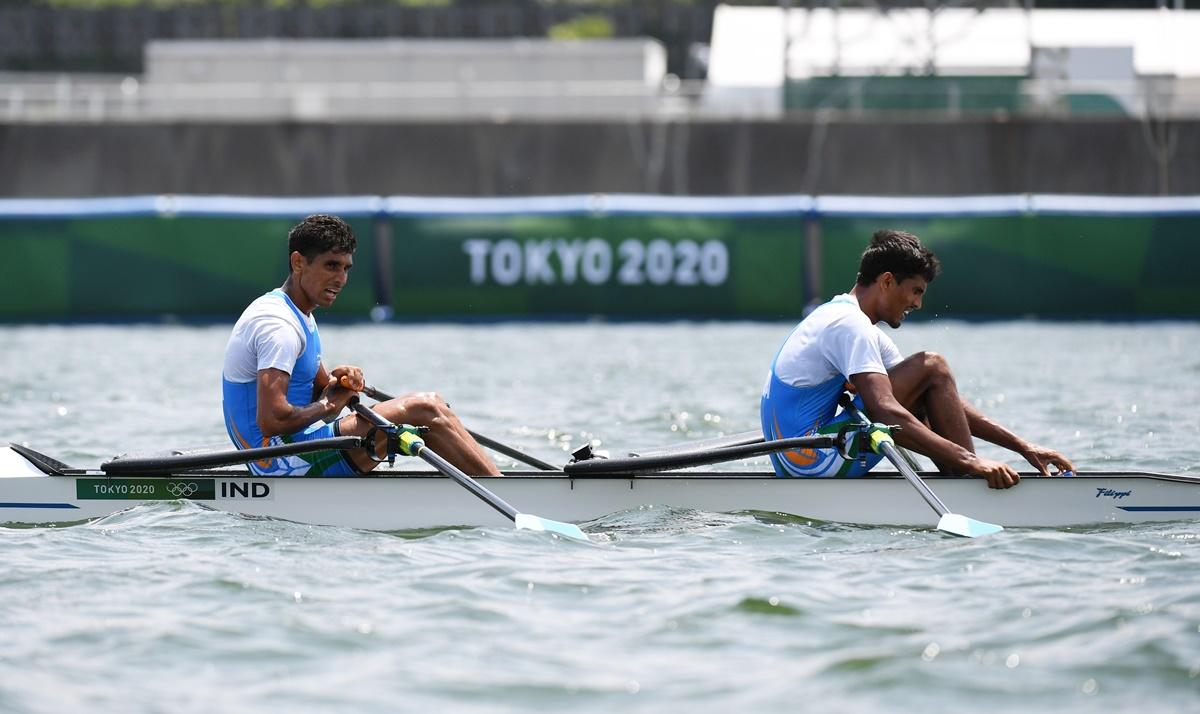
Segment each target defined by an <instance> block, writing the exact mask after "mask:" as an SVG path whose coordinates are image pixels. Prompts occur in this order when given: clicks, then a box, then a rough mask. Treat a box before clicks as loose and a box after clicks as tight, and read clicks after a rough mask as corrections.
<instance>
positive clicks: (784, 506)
mask: <svg viewBox="0 0 1200 714" xmlns="http://www.w3.org/2000/svg"><path fill="white" fill-rule="evenodd" d="M621 461H625V462H628V461H629V459H624V460H621ZM111 463H117V461H114V462H110V464H111ZM164 463H165V464H168V465H169V464H170V463H171V461H170V460H169V459H168V460H167V461H165V462H164ZM587 463H589V464H590V466H589V468H586V469H579V468H573V466H574V465H571V464H568V465H567V466H566V467H565V468H564V469H563V470H557V471H508V472H505V475H504V476H503V477H480V478H478V479H477V480H478V481H479V482H481V483H484V484H486V487H487V488H488V489H490V490H491V491H493V492H494V493H495V494H497V495H499V496H500V497H502V498H503V499H505V500H507V501H511V502H512V503H514V504H520V506H522V507H523V508H525V509H529V511H530V512H538V513H545V514H548V515H552V516H553V517H554V518H557V519H560V520H563V521H570V522H574V523H581V524H585V526H586V524H587V523H588V522H591V521H594V520H596V519H598V518H602V517H604V516H607V515H610V514H614V513H619V512H622V511H629V510H636V509H644V508H659V507H670V508H680V509H695V510H699V511H708V512H765V513H781V514H790V515H792V516H798V517H803V518H809V519H813V520H817V521H837V522H844V523H852V524H863V525H894V526H915V527H929V526H932V525H934V524H936V523H937V522H938V515H937V514H936V513H934V512H933V511H931V510H930V508H929V506H928V505H927V503H926V502H925V501H924V500H922V497H921V495H920V494H919V493H918V492H917V491H916V490H914V489H913V488H912V486H911V485H910V484H909V483H908V482H906V481H905V479H903V478H901V477H900V476H899V475H898V474H895V473H893V472H880V473H875V474H872V475H869V476H866V477H863V478H812V479H786V478H776V477H775V476H774V474H773V473H770V472H730V471H711V470H710V471H700V470H692V471H674V472H670V473H666V472H663V471H660V470H649V469H647V470H638V469H637V468H632V469H628V468H627V469H625V470H621V471H617V470H616V466H617V465H618V464H617V463H614V469H613V470H611V471H606V470H605V465H604V463H603V462H598V461H597V460H592V461H589V462H587ZM647 463H649V459H647ZM105 466H108V464H106V465H105ZM921 475H922V476H923V477H924V478H926V479H928V483H929V484H930V485H931V486H932V487H933V488H934V489H935V490H936V491H937V493H938V494H939V495H940V496H941V497H942V498H943V499H945V501H946V502H947V503H949V504H951V505H953V506H954V508H955V509H956V510H958V511H960V512H963V513H969V514H971V516H972V517H975V518H980V519H985V520H987V521H991V522H993V523H997V524H1002V525H1004V526H1005V527H1065V526H1085V525H1093V524H1104V523H1144V522H1153V521H1170V520H1179V519H1195V518H1200V477H1197V476H1172V475H1167V474H1157V473H1142V472H1090V473H1081V474H1077V475H1072V476H1053V477H1040V476H1037V475H1035V474H1022V481H1021V483H1020V484H1019V485H1018V486H1016V487H1015V488H1011V489H1008V490H1004V491H997V490H992V489H989V488H987V485H986V483H985V482H984V481H983V480H982V479H979V478H970V477H945V476H939V475H936V474H930V473H922V474H921ZM174 500H185V501H191V502H193V503H197V504H201V505H203V506H206V507H209V508H213V509H218V510H223V511H230V512H234V513H239V514H245V515H248V516H257V517H269V518H278V519H284V520H290V521H298V522H303V523H312V524H321V525H337V526H347V527H353V528H363V529H370V530H384V531H389V530H406V529H418V528H432V527H441V526H497V525H505V524H506V523H507V521H506V520H505V516H504V515H502V514H501V513H498V512H497V511H496V510H494V509H493V508H489V507H488V504H486V503H484V502H481V501H480V500H478V499H477V498H474V497H473V496H472V494H471V493H468V492H466V491H465V490H464V489H462V488H460V486H459V485H458V484H456V483H455V482H453V481H451V480H450V479H448V478H446V477H444V476H443V475H441V474H439V473H437V472H434V471H427V470H414V469H380V470H378V471H376V472H374V473H373V474H372V475H371V476H363V477H355V478H319V477H303V476H300V477H295V476H293V477H287V478H262V477H257V476H252V475H251V474H250V473H249V471H248V470H246V469H245V467H232V468H219V469H203V468H201V469H194V468H165V467H164V468H162V469H159V470H157V471H155V472H153V473H123V472H122V471H121V469H116V468H107V469H106V468H99V469H78V468H70V467H68V466H66V465H65V464H62V463H60V462H58V461H56V460H55V459H52V458H50V457H48V456H45V455H44V454H40V453H38V452H36V451H33V450H31V449H29V448H27V447H23V446H19V445H13V446H10V447H0V523H10V524H13V523H20V524H49V523H64V522H79V521H88V520H92V519H96V518H101V517H103V516H107V515H109V514H112V513H115V512H117V511H120V510H122V509H126V508H129V507H131V506H135V505H137V504H140V503H147V502H153V501H174Z"/></svg>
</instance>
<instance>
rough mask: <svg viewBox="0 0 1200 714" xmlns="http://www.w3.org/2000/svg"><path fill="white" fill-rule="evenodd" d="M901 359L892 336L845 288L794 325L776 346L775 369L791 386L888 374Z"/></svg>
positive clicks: (783, 380)
mask: <svg viewBox="0 0 1200 714" xmlns="http://www.w3.org/2000/svg"><path fill="white" fill-rule="evenodd" d="M903 359H904V356H903V355H902V354H900V349H899V348H898V347H896V343H895V342H893V341H892V338H891V337H889V336H888V335H887V333H885V332H884V331H883V330H881V329H880V328H879V327H877V326H875V325H872V324H871V319H870V318H869V317H867V315H866V313H864V312H863V311H862V309H861V308H860V307H859V306H858V298H856V297H854V296H853V295H851V294H849V293H843V294H841V295H838V296H837V297H835V298H833V299H832V300H830V301H829V302H827V303H825V304H824V305H821V306H820V307H818V308H817V309H815V310H813V311H812V313H811V314H810V315H809V316H808V317H806V318H804V320H803V321H802V322H801V323H800V324H799V325H797V326H796V329H795V330H793V331H792V334H791V335H789V336H788V338H787V341H785V342H784V343H783V347H781V348H780V349H779V354H778V356H777V357H776V358H775V364H774V365H773V373H774V375H775V377H777V378H778V379H779V381H781V382H783V383H784V384H787V385H789V386H792V387H815V386H818V385H821V384H825V383H826V382H828V381H829V380H831V379H834V378H837V379H840V380H846V379H849V378H850V376H851V375H854V374H862V373H865V372H872V373H876V374H887V371H888V370H889V369H891V368H892V367H895V366H896V365H897V364H899V363H900V362H901V361H903ZM768 383H769V380H768Z"/></svg>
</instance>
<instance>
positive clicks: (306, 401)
mask: <svg viewBox="0 0 1200 714" xmlns="http://www.w3.org/2000/svg"><path fill="white" fill-rule="evenodd" d="M356 247H357V241H356V239H355V237H354V233H353V232H352V231H351V229H350V226H348V225H347V224H346V223H345V222H344V221H343V220H342V219H340V218H338V217H336V216H328V215H314V216H309V217H308V218H305V219H304V220H303V221H301V222H300V223H299V224H298V225H296V226H295V227H294V228H292V230H291V232H290V233H289V234H288V277H287V279H286V280H284V282H283V286H282V287H280V288H277V289H275V290H272V291H271V292H269V293H267V294H266V295H263V296H261V297H259V298H257V299H256V300H255V301H254V302H252V303H250V306H249V307H247V308H246V310H245V312H243V313H242V316H241V317H240V318H239V319H238V321H237V324H235V325H234V327H233V333H232V334H231V335H230V337H229V343H228V345H227V346H226V348H225V366H224V369H223V370H222V387H223V394H224V400H223V402H224V410H225V428H226V429H227V430H228V432H229V438H230V439H232V440H233V443H234V445H236V446H237V447H238V448H239V449H245V448H250V447H255V446H268V445H272V444H284V443H293V442H299V441H311V440H313V439H322V438H328V437H333V436H352V435H353V436H364V435H366V434H367V432H368V431H369V430H370V429H371V425H370V424H369V423H367V422H366V421H365V420H364V419H362V418H360V417H359V416H358V415H356V414H348V415H346V416H342V417H340V418H338V415H340V414H341V412H342V410H343V409H344V408H345V407H346V406H348V405H349V404H350V401H351V399H353V398H354V396H355V395H356V393H357V392H358V391H361V390H362V389H363V388H364V387H365V386H366V384H365V381H364V379H363V372H362V370H361V369H359V368H358V367H355V366H352V365H340V366H337V367H334V368H333V369H332V370H327V369H326V368H325V365H324V364H323V363H322V362H321V336H320V334H319V333H318V332H317V321H316V319H315V318H314V317H313V311H314V310H315V309H316V308H318V307H328V306H329V305H332V304H333V302H334V300H336V299H337V297H338V294H339V293H340V292H341V291H342V289H343V288H344V287H345V286H346V281H347V280H348V279H349V276H350V268H351V267H352V266H353V264H354V250H355V248H356ZM373 409H374V410H375V411H376V412H378V413H379V414H380V415H381V416H383V417H384V418H385V419H387V420H389V421H391V422H393V423H401V424H403V423H408V424H417V425H423V426H428V427H429V429H430V430H429V433H428V434H426V435H425V437H424V438H425V441H426V442H427V443H428V444H429V445H430V447H431V448H434V449H436V450H437V452H438V453H440V454H441V455H442V456H443V457H445V458H446V460H448V461H449V462H451V463H452V464H454V465H455V466H457V467H458V468H460V469H462V470H463V471H466V472H467V473H469V474H480V475H481V474H497V473H499V472H498V470H497V469H496V465H495V464H494V463H492V461H491V459H490V458H488V456H487V455H486V454H485V453H484V452H483V449H482V448H480V446H479V445H478V444H477V443H475V440H474V439H472V438H471V436H470V435H469V434H468V433H467V430H466V428H465V427H464V426H463V425H462V423H461V422H460V421H459V420H458V417H457V416H455V415H454V413H453V412H451V411H450V408H449V407H448V406H446V404H445V402H444V401H443V400H442V398H441V397H439V396H438V395H437V394H434V393H428V392H427V393H420V394H409V395H406V396H403V397H399V398H396V399H391V400H388V401H385V402H382V403H380V404H378V405H376V406H374V407H373ZM327 422H328V423H327ZM376 465H378V462H377V461H375V460H373V459H372V458H371V455H370V454H368V453H367V451H366V450H365V449H356V450H352V451H318V452H314V453H310V454H303V455H300V456H289V457H284V458H275V459H269V460H265V461H255V462H253V463H251V464H250V470H251V471H252V472H253V473H255V474H257V475H260V476H293V475H296V476H299V475H308V476H354V475H358V474H363V473H366V472H368V471H370V470H371V469H373V468H375V466H376Z"/></svg>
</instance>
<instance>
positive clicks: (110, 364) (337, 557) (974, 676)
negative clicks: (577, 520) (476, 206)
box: [0, 321, 1200, 712]
mask: <svg viewBox="0 0 1200 714" xmlns="http://www.w3.org/2000/svg"><path fill="white" fill-rule="evenodd" d="M789 327H790V326H789V325H785V324H762V323H755V324H736V323H732V324H731V323H717V324H695V323H688V324H685V323H681V324H655V325H638V324H628V325H609V324H576V325H544V324H520V325H504V324H501V325H487V326H461V325H445V326H440V325H419V326H413V327H399V326H371V325H361V326H339V325H326V326H325V327H324V328H323V329H322V336H323V338H324V342H325V345H326V354H325V359H326V361H327V363H330V364H338V363H354V364H358V365H360V366H362V367H363V368H364V369H365V370H366V371H367V376H368V380H369V381H371V382H373V383H374V384H375V385H376V386H378V387H380V388H382V389H385V390H388V391H397V392H401V391H408V390H416V389H436V390H438V391H440V392H441V393H442V394H443V396H445V398H446V399H447V400H448V401H449V402H450V403H451V404H452V405H454V407H455V408H456V410H457V411H459V412H460V414H462V415H463V417H464V419H466V420H467V421H468V423H469V425H470V426H472V427H473V428H474V429H475V430H477V431H480V432H483V433H486V434H489V435H491V436H493V437H496V438H500V439H502V440H504V441H508V442H511V443H513V444H514V445H517V446H519V447H522V448H524V449H526V450H528V451H531V452H533V453H535V454H537V455H538V456H540V457H542V458H544V459H546V460H549V461H554V462H558V463H561V462H563V461H565V459H566V457H567V454H566V452H567V451H568V450H569V449H571V448H574V447H576V446H578V445H580V444H581V443H584V442H585V441H588V440H594V441H598V442H600V444H601V448H608V449H610V450H612V451H613V452H614V453H621V452H622V451H623V450H625V449H627V448H628V447H635V446H647V445H658V444H669V443H677V442H680V441H683V440H687V439H698V438H705V437H709V436H715V435H718V434H720V433H728V432H737V431H744V430H747V429H751V428H755V427H756V426H757V398H758V393H759V391H760V388H761V384H762V381H763V377H764V376H765V374H766V368H767V364H768V363H769V361H770V358H771V356H772V354H773V353H774V350H775V349H776V347H777V346H778V343H779V342H780V341H781V340H782V339H783V337H784V336H785V334H786V333H787V331H788V329H789ZM227 334H228V326H213V327H186V326H170V327H165V326H70V327H62V326H22V327H11V326H10V327H2V328H0V340H2V344H3V349H2V350H0V430H2V432H3V438H4V439H5V440H7V441H17V442H24V443H27V444H28V445H30V446H32V447H34V448H36V449H38V450H40V451H43V452H46V453H48V454H50V455H53V456H55V457H57V458H60V459H61V460H64V461H66V462H68V463H70V464H72V465H76V466H95V465H96V464H98V463H99V462H100V461H102V460H104V459H106V458H108V457H110V456H112V455H114V454H116V453H118V452H122V451H142V450H153V449H156V448H161V447H168V446H194V445H204V444H219V443H221V442H222V441H223V440H224V433H223V427H222V422H221V417H220V397H219V391H218V386H219V372H220V361H221V354H222V351H223V348H224V343H225V339H226V336H227ZM895 337H896V340H897V343H898V344H899V345H900V347H901V349H902V350H904V351H906V352H912V351H916V350H919V349H936V350H938V351H940V352H942V353H943V354H945V355H946V356H947V357H948V358H949V359H950V362H951V364H952V365H953V366H954V367H955V369H956V372H957V374H958V378H959V384H960V388H961V389H962V391H963V392H964V393H965V394H967V395H968V396H969V397H970V398H971V399H973V400H975V401H976V402H977V403H979V404H980V406H981V407H982V408H983V409H984V411H986V412H987V413H989V414H990V415H993V416H994V417H996V418H997V419H998V420H1000V421H1001V422H1003V423H1005V424H1006V425H1009V426H1011V427H1012V428H1013V429H1014V430H1016V431H1017V432H1018V433H1021V434H1023V435H1025V436H1028V437H1030V438H1032V439H1035V440H1037V441H1040V442H1042V443H1045V444H1048V445H1052V446H1054V447H1056V448H1059V449H1061V450H1063V451H1064V452H1066V453H1067V454H1068V455H1069V456H1071V457H1072V458H1074V459H1075V461H1076V463H1077V465H1078V466H1079V467H1080V468H1081V469H1083V470H1098V469H1113V468H1131V469H1144V470H1155V471H1165V472H1170V473H1188V474H1195V473H1197V472H1200V450H1198V449H1197V447H1196V443H1198V439H1200V408H1198V407H1197V406H1196V396H1195V395H1196V394H1200V325H1197V324H1195V323H1148V324H1103V325H1101V324H1065V325H1064V324H1048V323H1025V322H1014V323H989V324H981V325H977V324H965V323H957V322H941V321H934V322H929V323H923V324H914V325H908V326H905V327H904V328H903V329H902V330H900V331H898V332H896V333H895ZM981 451H984V452H985V453H986V454H987V455H990V456H994V457H998V458H1007V457H1006V455H1005V454H1004V453H1003V452H1001V451H999V450H995V449H992V448H991V447H984V448H982V449H981ZM501 463H503V464H504V465H510V464H509V463H508V462H507V461H505V460H503V459H502V460H501ZM1013 463H1014V464H1017V463H1019V460H1014V461H1013ZM754 464H755V465H758V466H763V465H764V464H765V462H762V461H756V462H754ZM745 465H746V464H735V465H729V466H727V468H733V467H735V466H745ZM517 505H518V506H519V504H517ZM542 515H546V516H549V517H553V515H554V514H551V513H546V514H542ZM583 525H584V527H585V529H586V530H588V532H589V533H591V534H592V535H593V536H595V537H596V540H597V541H598V543H597V544H596V545H590V546H589V545H583V544H576V543H571V542H567V541H562V540H558V539H555V538H551V537H547V536H545V535H543V534H537V533H531V532H528V531H515V530H511V529H499V528H498V529H469V530H432V531H420V532H411V531H410V532H403V533H374V532H365V531H358V530H352V529H344V528H332V527H318V526H309V525H304V524H296V523H287V522H279V521H270V520H256V519H247V518H243V517H239V516H235V515H230V514H226V513H221V512H214V511H210V510H206V509H204V508H201V507H199V506H196V505H193V504H190V503H174V502H166V503H157V504H154V505H150V506H139V507H136V508H133V509H130V510H127V511H124V512H121V513H118V514H116V515H113V516H110V517H108V518H105V519H102V520H100V521H96V522H93V523H89V524H84V525H75V526H70V527H60V528H32V529H31V528H14V527H8V528H0V642H2V643H3V646H2V647H0V712H62V711H78V710H83V709H84V708H87V709H88V710H90V711H100V712H108V711H112V712H213V711H221V712H262V711H296V712H330V711H338V712H392V711H469V712H493V711H494V712H507V711H516V710H534V709H538V710H540V709H552V708H553V709H565V710H568V711H589V712H611V711H614V710H631V711H646V712H651V711H653V712H658V711H668V710H673V709H682V708H684V707H686V708H687V709H688V710H692V711H712V712H724V711H746V710H750V709H751V708H753V709H755V710H763V711H822V712H895V711H915V710H918V709H919V710H923V711H934V712H938V711H953V710H967V709H970V710H971V711H987V712H999V711H1003V712H1027V711H1064V712H1093V711H1103V710H1113V711H1130V710H1134V709H1138V710H1141V709H1145V708H1147V707H1153V709H1154V710H1155V711H1160V712H1191V711H1195V710H1196V708H1197V702H1200V591H1198V590H1197V587H1196V582H1197V577H1198V576H1200V528H1197V524H1196V523H1194V522H1190V521H1180V522H1176V523H1166V524H1156V525H1150V526H1137V527H1111V526H1105V527H1095V528H1082V529H1080V528H1076V529H1070V530H1049V529H1010V530H1009V531H1006V532H1005V533H1003V534H1001V535H999V536H995V537H990V538H985V539H979V540H975V541H965V540H958V539H953V538H951V537H948V536H944V535H941V534H938V533H936V532H929V531H920V530H896V529H891V528H862V527H854V526H847V525H842V524H832V523H829V524H821V523H815V524H814V523H810V522H808V521H805V520H803V519H791V518H786V517H781V516H767V515H764V514H725V513H705V512H697V511H681V510H672V509H669V508H661V507H656V508H647V509H644V510H639V511H632V512H622V513H614V514H610V515H608V516H606V517H604V518H602V519H599V520H597V521H594V522H591V523H587V524H583Z"/></svg>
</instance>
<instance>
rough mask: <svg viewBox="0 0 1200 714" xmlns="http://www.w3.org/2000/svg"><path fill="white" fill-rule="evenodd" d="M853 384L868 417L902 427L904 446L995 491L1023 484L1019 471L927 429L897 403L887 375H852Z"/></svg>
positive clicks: (898, 439) (899, 435)
mask: <svg viewBox="0 0 1200 714" xmlns="http://www.w3.org/2000/svg"><path fill="white" fill-rule="evenodd" d="M850 381H851V382H852V383H853V384H854V388H855V391H857V392H858V394H859V395H861V396H862V399H863V405H864V406H865V407H866V410H867V416H869V417H870V418H871V419H872V420H873V421H876V422H882V423H884V424H894V425H898V426H899V427H900V430H899V432H898V433H896V434H895V439H896V442H897V443H898V444H900V445H901V446H906V447H908V448H911V449H913V450H914V451H917V452H920V453H922V454H925V455H926V456H928V457H929V458H931V459H933V460H934V461H936V462H938V463H941V464H946V465H948V466H950V467H952V468H953V469H954V470H955V471H956V472H958V473H964V474H978V475H980V476H983V477H985V478H986V479H987V481H988V485H989V486H991V487H992V488H1010V487H1012V486H1015V485H1016V484H1017V483H1018V482H1019V481H1020V480H1021V477H1020V475H1018V474H1017V472H1016V470H1015V469H1014V468H1012V467H1011V466H1009V465H1008V464H1005V463H1003V462H1000V461H993V460H991V459H981V458H980V457H979V456H977V455H975V454H974V453H973V452H972V451H971V450H970V449H967V448H965V447H963V446H960V445H959V444H956V443H954V442H953V441H950V440H948V439H944V438H942V437H941V436H939V435H938V434H936V433H935V432H934V431H933V430H932V429H930V428H929V427H927V426H925V423H924V422H922V421H921V420H919V419H917V418H916V417H915V416H913V414H912V412H910V411H908V409H905V408H904V405H902V404H901V403H900V402H899V401H897V400H896V397H895V395H894V394H893V393H892V381H891V379H890V378H889V377H888V376H887V375H886V374H875V373H871V372H864V373H862V374H854V375H851V376H850Z"/></svg>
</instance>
